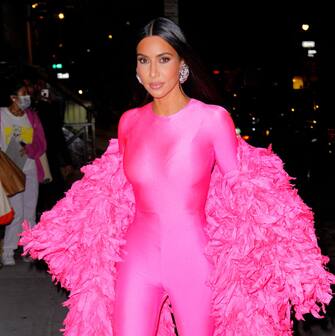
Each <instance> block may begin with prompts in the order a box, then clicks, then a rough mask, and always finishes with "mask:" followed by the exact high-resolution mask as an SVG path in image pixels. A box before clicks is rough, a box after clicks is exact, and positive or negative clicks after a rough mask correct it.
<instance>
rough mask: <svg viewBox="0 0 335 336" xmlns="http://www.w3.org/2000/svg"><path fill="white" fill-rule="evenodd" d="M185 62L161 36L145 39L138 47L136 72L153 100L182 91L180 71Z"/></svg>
mask: <svg viewBox="0 0 335 336" xmlns="http://www.w3.org/2000/svg"><path fill="white" fill-rule="evenodd" d="M182 63H183V61H182V60H181V58H180V57H179V55H178V54H177V52H176V50H175V49H174V48H172V47H171V45H170V44H169V43H167V42H166V41H165V40H164V39H162V38H161V37H159V36H149V37H145V38H144V39H143V40H141V41H140V42H139V44H138V45H137V67H136V72H137V75H138V76H139V78H140V80H141V82H142V84H143V86H144V88H145V89H146V90H147V91H148V92H149V94H150V95H151V96H152V97H153V98H158V99H159V98H163V97H165V96H167V95H168V94H169V93H171V92H174V91H178V90H179V91H180V92H182V91H181V88H180V85H179V69H180V67H181V65H182Z"/></svg>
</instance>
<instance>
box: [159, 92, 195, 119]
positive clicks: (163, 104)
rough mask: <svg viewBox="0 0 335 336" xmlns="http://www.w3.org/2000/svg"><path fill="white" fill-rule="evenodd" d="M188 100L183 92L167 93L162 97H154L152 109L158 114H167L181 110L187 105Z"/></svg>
mask: <svg viewBox="0 0 335 336" xmlns="http://www.w3.org/2000/svg"><path fill="white" fill-rule="evenodd" d="M189 100H190V98H189V97H187V96H186V95H185V94H184V93H180V94H177V95H169V96H166V97H163V98H154V100H153V110H154V112H155V113H156V114H158V115H162V116H168V115H171V114H174V113H176V112H178V111H179V110H181V109H182V108H183V107H184V106H185V105H187V103H188V102H189Z"/></svg>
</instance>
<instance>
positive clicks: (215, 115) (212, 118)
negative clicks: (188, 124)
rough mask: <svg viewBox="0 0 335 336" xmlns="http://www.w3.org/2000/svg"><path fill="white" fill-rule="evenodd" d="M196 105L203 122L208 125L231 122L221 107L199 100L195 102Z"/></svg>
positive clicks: (226, 112)
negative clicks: (203, 119) (205, 121)
mask: <svg viewBox="0 0 335 336" xmlns="http://www.w3.org/2000/svg"><path fill="white" fill-rule="evenodd" d="M196 104H197V106H198V108H199V111H201V113H202V115H203V117H204V118H205V120H207V121H208V122H209V123H210V124H213V123H214V124H215V123H222V122H228V121H229V122H230V121H231V120H232V118H231V115H230V113H229V112H228V110H227V109H226V108H224V107H223V106H220V105H214V104H206V103H204V102H202V101H199V100H196Z"/></svg>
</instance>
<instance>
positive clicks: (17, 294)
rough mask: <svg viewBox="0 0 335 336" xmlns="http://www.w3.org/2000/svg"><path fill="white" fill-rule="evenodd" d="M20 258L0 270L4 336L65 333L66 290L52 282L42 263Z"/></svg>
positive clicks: (0, 324)
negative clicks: (13, 263)
mask: <svg viewBox="0 0 335 336" xmlns="http://www.w3.org/2000/svg"><path fill="white" fill-rule="evenodd" d="M16 261H17V263H16V265H15V266H8V267H3V268H2V269H0V335H1V336H60V335H62V333H61V332H60V331H59V329H61V328H62V327H63V326H62V321H63V320H64V318H65V315H66V313H67V309H66V308H64V307H63V306H62V303H63V302H64V301H65V300H66V299H67V294H66V292H65V291H64V290H62V289H61V288H59V287H57V286H56V285H54V284H53V283H52V281H51V277H50V275H49V274H48V273H47V272H46V269H45V267H44V265H43V264H42V263H26V262H23V261H22V260H16Z"/></svg>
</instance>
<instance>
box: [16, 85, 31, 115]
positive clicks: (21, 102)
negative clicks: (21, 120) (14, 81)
mask: <svg viewBox="0 0 335 336" xmlns="http://www.w3.org/2000/svg"><path fill="white" fill-rule="evenodd" d="M11 98H12V101H13V104H14V105H16V107H17V108H19V109H20V110H25V109H26V108H28V107H29V106H30V96H29V94H28V91H27V88H26V87H25V86H23V87H21V88H20V89H18V90H17V92H16V95H12V96H11Z"/></svg>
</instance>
